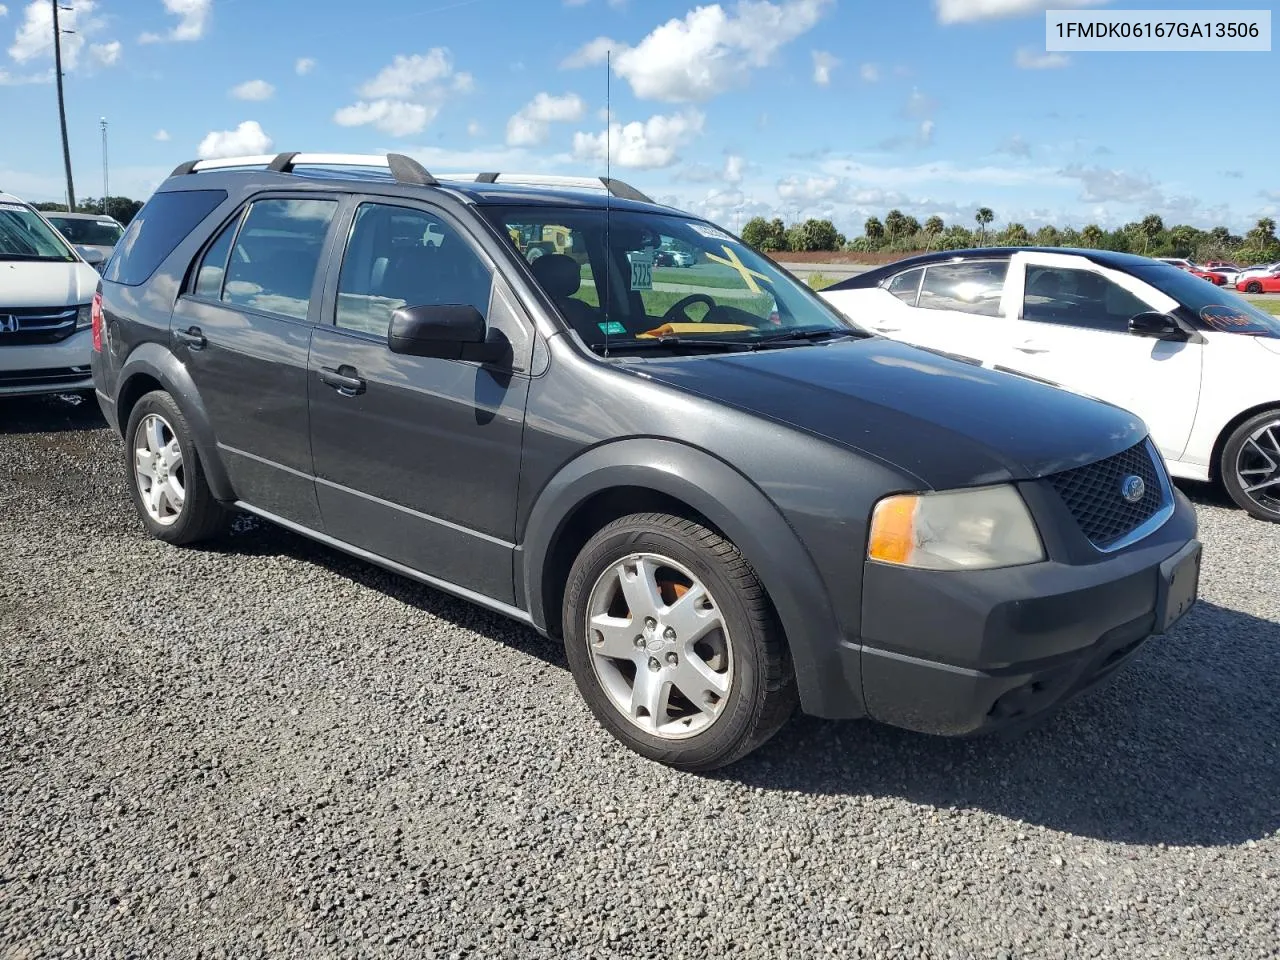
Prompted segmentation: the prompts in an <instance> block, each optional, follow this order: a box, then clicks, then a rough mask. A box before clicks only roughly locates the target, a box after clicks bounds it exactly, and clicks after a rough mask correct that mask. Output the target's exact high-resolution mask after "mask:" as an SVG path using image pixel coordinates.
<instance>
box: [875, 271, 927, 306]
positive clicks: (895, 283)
mask: <svg viewBox="0 0 1280 960" xmlns="http://www.w3.org/2000/svg"><path fill="white" fill-rule="evenodd" d="M923 275H924V268H923V267H916V269H914V270H908V271H907V272H906V273H900V274H898V275H897V276H896V277H894V278H893V279H892V280H890V281H889V283H888V284H887V285H886V286H885V289H886V290H888V291H889V292H890V293H892V294H893V295H894V296H895V297H897V298H898V299H899V300H901V301H902V302H903V303H905V304H907V305H908V306H911V307H914V306H915V305H916V294H917V293H919V292H920V278H921V277H922V276H923Z"/></svg>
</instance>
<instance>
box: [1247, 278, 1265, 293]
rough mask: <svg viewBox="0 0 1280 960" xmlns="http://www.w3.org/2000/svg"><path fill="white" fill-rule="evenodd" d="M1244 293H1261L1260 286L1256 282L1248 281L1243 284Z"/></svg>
mask: <svg viewBox="0 0 1280 960" xmlns="http://www.w3.org/2000/svg"><path fill="white" fill-rule="evenodd" d="M1244 292H1245V293H1261V292H1262V284H1260V283H1258V281H1257V280H1253V281H1250V282H1249V283H1246V284H1245V286H1244Z"/></svg>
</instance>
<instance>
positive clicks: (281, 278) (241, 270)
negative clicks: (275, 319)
mask: <svg viewBox="0 0 1280 960" xmlns="http://www.w3.org/2000/svg"><path fill="white" fill-rule="evenodd" d="M337 208H338V204H337V201H335V200H283V199H279V200H259V201H257V202H256V203H254V204H253V205H252V206H251V207H250V208H249V212H248V213H247V214H246V215H245V218H244V225H243V226H242V227H241V228H240V232H239V233H238V234H236V238H235V245H234V246H233V247H232V249H231V256H230V258H229V260H228V261H227V265H226V277H225V282H224V283H223V284H222V298H221V299H222V300H223V301H225V302H226V303H234V304H238V305H240V306H244V307H250V308H252V309H254V310H262V311H265V312H267V313H279V314H282V315H284V316H286V317H293V318H295V319H297V320H305V319H306V318H307V311H308V309H309V308H310V305H311V287H312V284H313V283H314V281H315V277H316V267H317V266H318V265H319V263H320V254H321V252H322V251H323V249H324V240H325V236H326V235H327V234H328V232H329V223H330V222H331V221H332V220H333V214H334V212H335V211H336V210H337ZM221 242H222V238H221V237H219V238H218V242H217V243H215V244H214V248H216V247H217V246H218V245H219V243H221ZM209 253H210V254H211V255H213V256H216V253H215V250H214V249H213V248H210V251H209ZM209 260H210V257H209V256H206V261H205V263H204V264H202V266H201V273H202V274H203V273H204V272H205V270H208V269H210V268H211V267H212V268H214V269H216V267H217V266H218V264H216V263H212V264H210V263H209ZM213 282H215V280H214V277H213V275H212V273H210V274H209V275H208V276H207V277H206V288H207V287H208V286H210V285H212V283H213ZM196 284H197V288H199V285H200V277H199V276H197V280H196Z"/></svg>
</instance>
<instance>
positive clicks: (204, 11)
mask: <svg viewBox="0 0 1280 960" xmlns="http://www.w3.org/2000/svg"><path fill="white" fill-rule="evenodd" d="M163 2H164V8H165V10H166V11H168V12H169V13H170V14H171V15H173V16H175V17H177V18H178V23H177V24H176V25H175V26H174V28H173V29H172V30H170V31H169V32H168V33H167V34H159V33H144V34H142V36H140V37H138V42H139V43H161V42H163V41H165V40H175V41H179V42H181V41H189V40H199V39H200V38H201V37H203V36H204V31H205V28H206V27H207V26H208V25H209V14H210V13H212V12H213V0H163Z"/></svg>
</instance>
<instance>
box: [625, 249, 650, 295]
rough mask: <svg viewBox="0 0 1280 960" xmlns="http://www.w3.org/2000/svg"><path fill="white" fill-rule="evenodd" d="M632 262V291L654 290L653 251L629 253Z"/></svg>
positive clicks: (628, 256) (633, 251)
mask: <svg viewBox="0 0 1280 960" xmlns="http://www.w3.org/2000/svg"><path fill="white" fill-rule="evenodd" d="M627 259H628V260H630V261H631V289H632V290H652V289H653V251H652V250H632V251H630V252H628V253H627Z"/></svg>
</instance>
